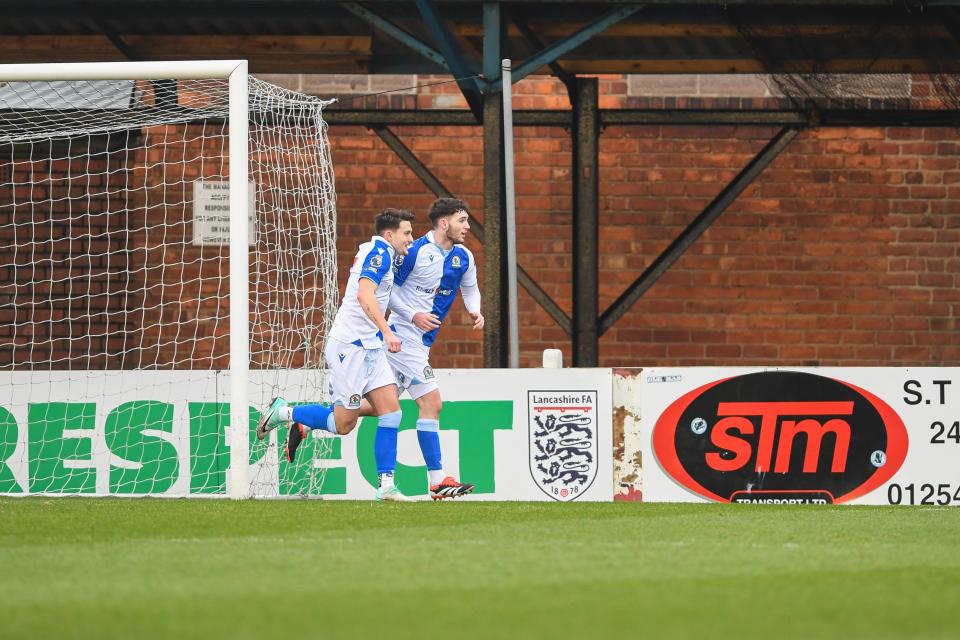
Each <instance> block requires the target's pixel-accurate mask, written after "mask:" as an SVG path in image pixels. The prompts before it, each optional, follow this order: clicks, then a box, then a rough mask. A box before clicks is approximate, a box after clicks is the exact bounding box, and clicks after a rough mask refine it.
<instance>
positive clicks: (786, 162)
mask: <svg viewBox="0 0 960 640" xmlns="http://www.w3.org/2000/svg"><path fill="white" fill-rule="evenodd" d="M429 81H430V79H421V82H424V83H427V82H429ZM625 87H626V82H625V80H624V79H623V78H620V77H615V76H614V77H601V79H600V93H601V107H603V108H616V107H650V108H663V107H671V106H679V107H685V106H686V107H693V106H707V107H724V108H738V107H743V108H747V107H759V106H772V105H774V106H775V105H779V104H781V101H780V100H779V99H777V98H771V97H770V96H769V95H760V96H745V97H739V98H738V97H731V96H729V95H728V96H723V95H718V96H714V97H692V98H682V97H681V98H670V97H663V96H652V97H644V96H629V95H626V94H627V91H626V90H625ZM456 91H457V90H456V87H455V85H449V84H447V85H439V86H434V87H428V88H426V89H424V90H423V92H422V93H421V95H419V96H417V104H418V105H419V106H421V107H424V108H429V107H432V106H442V107H457V106H463V105H462V99H460V98H459V97H458V96H457V93H456ZM406 98H410V96H406ZM378 99H381V98H378ZM515 104H516V105H517V108H557V107H565V106H568V103H567V102H566V96H565V93H564V91H563V89H562V87H561V86H560V85H559V84H558V83H556V82H555V81H551V80H546V79H534V80H528V81H524V82H522V83H520V84H519V85H518V86H517V96H516V98H515ZM384 106H386V105H384ZM394 131H395V132H396V133H397V134H398V135H399V137H400V138H401V139H402V140H403V141H404V142H405V143H406V144H407V145H408V146H410V147H411V149H413V150H414V152H415V153H416V154H417V155H418V157H420V158H421V159H422V160H423V161H424V162H425V163H426V164H427V166H429V167H430V168H431V170H432V171H434V172H435V173H436V175H437V176H438V177H439V178H440V179H441V181H443V182H444V184H446V185H447V187H448V188H449V189H451V190H452V191H453V192H455V193H456V194H458V195H460V196H462V197H464V198H466V199H467V200H468V202H469V203H470V204H471V206H472V207H473V210H474V212H475V213H477V214H478V217H480V218H481V219H482V211H483V207H482V204H483V203H482V198H481V190H482V177H483V168H482V158H481V153H482V141H481V137H480V136H481V132H480V130H479V128H462V127H457V128H454V127H439V128H428V127H396V128H394ZM775 132H776V131H775V129H772V128H767V127H746V126H742V127H703V126H692V127H684V126H656V127H649V126H623V127H608V128H607V129H606V130H605V131H604V132H603V134H602V137H601V143H600V152H601V157H600V163H601V173H600V220H601V232H600V238H601V245H600V269H601V271H600V283H601V284H600V308H601V309H606V308H607V307H608V306H609V305H610V303H611V302H612V301H613V300H614V299H615V298H616V297H617V296H618V295H619V294H620V293H621V292H622V291H623V290H624V289H626V287H628V286H629V284H630V283H631V282H633V280H634V279H635V278H636V277H637V276H638V275H639V274H640V273H641V272H642V270H643V269H644V268H645V267H646V266H647V265H648V264H649V263H650V261H651V260H652V259H653V258H654V257H655V256H656V255H658V254H659V253H660V252H661V251H662V250H663V249H664V248H665V247H666V246H667V245H668V244H669V242H670V241H671V240H672V239H673V238H675V237H676V235H677V234H678V233H679V232H680V230H681V229H682V228H683V227H684V226H685V225H686V224H688V223H689V222H690V221H691V220H692V219H693V218H694V217H695V216H696V215H697V214H698V213H699V212H700V211H701V210H702V208H703V207H704V206H705V205H706V204H707V203H708V202H709V201H710V200H711V199H712V198H713V197H714V196H716V194H717V193H719V191H720V190H721V189H722V188H723V186H724V185H725V184H726V183H727V182H728V181H729V180H730V179H731V178H732V177H733V176H734V175H736V173H737V172H738V171H739V170H740V168H741V167H743V166H744V165H745V164H746V163H747V162H748V161H749V160H750V158H752V157H753V155H754V154H756V153H757V152H758V151H759V150H760V149H761V148H762V147H763V145H764V144H766V143H767V142H768V141H769V140H770V138H771V137H772V136H773V135H774V134H775ZM330 134H331V140H332V144H333V148H334V153H333V159H334V163H335V166H336V171H337V179H338V183H337V187H338V198H339V200H338V202H339V207H338V209H339V215H340V220H341V223H340V234H341V236H340V247H341V258H343V259H344V260H346V259H349V258H350V257H352V252H353V250H354V248H355V246H356V242H357V241H358V240H359V239H360V238H361V237H365V236H366V235H368V231H367V228H368V226H369V219H370V218H372V216H373V215H374V214H375V213H376V211H377V210H379V209H380V208H382V207H385V206H405V207H409V208H411V209H413V210H414V211H416V212H418V213H419V214H420V215H421V222H419V223H418V225H417V227H418V230H419V231H421V232H422V231H425V230H426V224H425V223H424V222H422V220H423V218H424V216H423V214H424V212H425V210H426V207H427V206H428V204H429V202H430V201H431V200H432V196H431V195H430V194H429V193H428V191H427V189H426V188H425V187H423V186H422V185H421V184H420V182H419V181H418V180H417V179H416V177H415V176H414V175H413V173H412V172H410V171H409V170H408V169H406V167H405V166H404V165H403V164H402V163H401V162H400V160H399V159H398V158H396V157H395V156H394V155H393V154H392V153H391V152H390V151H389V150H388V149H387V148H386V146H385V145H384V144H383V143H382V142H381V141H380V140H379V139H378V138H377V137H376V136H375V135H373V134H371V133H369V132H367V131H365V130H363V129H362V128H359V127H331V132H330ZM958 153H960V141H958V136H957V132H956V131H954V130H952V129H933V128H930V129H903V128H866V129H864V128H846V129H836V128H830V129H814V130H808V131H804V132H802V133H801V134H800V135H799V136H798V137H797V138H796V139H795V140H794V141H793V143H792V144H791V145H790V146H789V147H788V148H787V150H786V151H785V152H784V153H783V154H781V156H780V157H778V158H777V159H776V160H775V161H774V162H773V164H772V165H771V166H770V167H769V168H768V169H767V170H766V171H765V172H764V174H763V175H761V176H760V177H759V178H758V179H757V180H756V182H755V183H754V184H753V185H752V186H751V187H750V188H749V189H748V190H747V191H745V192H744V193H743V194H742V195H741V196H740V197H739V198H738V200H737V201H736V202H735V203H734V204H733V205H732V206H731V207H730V208H729V209H728V210H727V211H726V212H725V213H724V214H723V215H722V216H721V217H720V218H719V220H717V221H716V222H715V223H714V225H713V226H712V227H711V228H710V229H709V230H708V231H707V232H706V233H705V234H704V235H703V236H702V237H701V238H700V239H699V240H698V241H697V242H696V243H695V244H694V245H693V246H692V247H691V248H690V249H689V250H688V251H687V253H686V254H685V255H684V256H683V258H682V259H681V260H680V261H678V262H677V263H676V264H675V265H674V266H673V267H672V268H671V269H670V270H669V271H668V272H667V274H666V275H664V276H663V277H662V278H661V279H660V281H659V282H658V283H657V284H656V285H655V286H654V287H653V288H652V289H650V290H649V291H648V292H647V293H646V295H645V296H644V297H643V298H642V299H641V300H640V301H639V302H638V303H637V304H636V305H634V306H633V307H632V308H631V310H630V311H629V312H628V313H627V314H626V315H625V316H624V317H623V318H621V319H620V320H619V322H618V323H617V324H616V325H615V326H614V327H613V328H612V329H611V330H610V331H609V332H608V333H607V334H605V335H604V336H603V337H602V338H601V343H600V347H601V349H600V364H601V365H603V366H652V365H746V364H764V365H779V364H782V365H817V364H819V365H947V364H950V365H955V364H957V363H960V331H957V329H958V326H957V324H958V323H957V316H958V315H960V289H958V285H960V200H958V198H960V164H958V157H960V156H958ZM570 162H571V143H570V139H569V135H568V133H567V132H565V131H564V130H562V129H551V128H538V127H524V128H518V129H517V140H516V166H517V174H516V177H517V194H518V195H517V215H518V230H519V238H518V262H519V263H520V264H521V265H522V266H523V267H524V268H525V269H526V270H527V271H528V272H530V274H531V275H532V276H533V278H534V279H535V280H536V281H537V282H538V283H540V285H541V286H542V287H543V288H544V289H545V290H546V291H547V292H548V293H549V294H550V295H551V297H553V299H554V300H555V301H556V302H557V303H558V304H559V305H560V307H561V308H563V309H564V310H565V311H566V312H567V313H568V314H569V313H570V312H571V304H570V300H571V286H570V280H571V278H572V267H571V250H572V243H573V239H572V238H571V203H570V194H571V183H570ZM469 246H471V248H472V249H473V250H474V252H475V253H476V254H478V258H479V260H478V262H479V263H480V265H481V268H482V260H483V256H482V250H480V249H479V247H477V244H476V242H475V241H471V242H470V243H469ZM458 305H459V303H458ZM520 307H521V311H520V314H521V319H520V326H521V329H520V340H521V349H522V352H521V356H522V361H523V363H524V365H525V366H536V365H537V364H538V363H539V360H540V354H541V352H542V350H543V349H544V348H548V347H560V348H561V349H563V351H564V353H565V358H566V361H567V362H569V361H570V360H569V359H570V345H569V338H568V337H567V336H566V335H565V334H564V332H563V331H562V330H561V329H560V328H559V327H557V326H556V325H555V323H554V322H553V321H552V320H551V319H550V317H549V316H548V315H547V314H546V313H545V312H543V311H542V310H541V309H540V308H539V306H538V305H537V304H536V303H535V302H534V301H533V300H532V299H531V298H530V297H529V296H527V295H526V292H525V291H523V289H522V288H521V289H520ZM467 321H468V319H467V317H466V315H465V314H464V313H463V312H462V310H461V307H459V306H458V307H457V312H456V313H454V314H451V317H450V318H449V319H448V321H447V325H448V326H446V327H444V328H443V329H442V331H441V338H440V340H439V341H438V343H437V344H436V346H435V347H434V350H433V356H432V358H433V361H434V362H433V363H434V365H435V366H438V367H478V366H482V357H481V343H480V340H479V338H478V337H476V336H475V335H472V334H471V332H470V331H469V330H468V329H467Z"/></svg>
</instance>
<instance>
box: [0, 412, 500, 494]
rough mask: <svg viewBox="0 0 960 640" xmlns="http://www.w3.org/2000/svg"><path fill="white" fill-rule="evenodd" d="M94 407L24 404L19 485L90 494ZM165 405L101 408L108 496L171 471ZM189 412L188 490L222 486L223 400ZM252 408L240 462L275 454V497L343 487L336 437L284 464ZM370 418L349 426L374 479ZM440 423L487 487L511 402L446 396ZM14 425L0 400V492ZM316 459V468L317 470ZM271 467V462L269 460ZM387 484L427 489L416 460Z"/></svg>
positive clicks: (480, 488) (470, 474)
mask: <svg viewBox="0 0 960 640" xmlns="http://www.w3.org/2000/svg"><path fill="white" fill-rule="evenodd" d="M400 405H401V409H402V410H403V420H402V421H401V424H400V430H401V431H402V430H407V429H415V428H416V419H417V407H416V403H414V402H413V401H411V400H403V401H401V403H400ZM96 409H97V407H96V404H94V403H67V402H49V403H35V404H30V405H29V406H28V409H27V422H28V425H27V440H28V442H27V456H28V470H27V471H28V487H27V490H28V491H30V492H37V493H40V492H46V493H66V494H73V493H79V494H82V493H94V492H95V491H96V485H97V477H96V473H97V470H96V469H95V468H94V460H93V456H94V446H93V443H94V434H95V426H96V416H97V410H96ZM174 409H175V407H174V405H173V404H169V403H164V402H155V401H147V400H138V401H133V402H126V403H124V404H121V405H120V406H118V407H116V408H114V409H113V410H111V411H110V413H109V414H107V417H106V420H105V423H104V436H105V441H106V445H107V449H108V450H109V454H110V455H111V459H110V460H111V465H110V472H109V484H108V486H109V491H110V493H115V494H131V493H132V494H146V493H162V492H164V491H167V490H168V489H170V488H171V487H172V486H173V485H174V483H175V482H176V481H177V480H178V478H179V477H180V474H181V469H180V462H179V456H178V451H177V447H176V445H174V444H173V443H171V442H170V441H169V440H167V439H164V438H162V437H160V433H165V434H169V433H172V432H173V429H174V423H173V415H174ZM187 413H188V417H189V464H190V469H189V473H190V489H189V491H190V493H191V494H197V495H201V494H223V493H225V492H226V479H227V472H228V470H229V466H230V447H229V441H228V436H227V430H228V428H229V425H230V405H229V404H227V403H219V402H191V403H188V405H187ZM259 418H260V413H259V412H258V411H257V410H256V409H253V408H251V409H250V411H249V418H248V433H249V442H250V457H249V462H250V464H254V463H256V462H259V461H261V460H262V459H263V458H264V457H265V456H266V455H268V453H269V454H271V455H273V456H277V455H278V449H279V458H280V459H279V461H278V466H277V467H276V468H278V470H279V492H280V494H281V495H343V494H346V493H347V466H348V465H349V464H350V463H349V462H347V461H345V460H343V458H342V452H341V442H342V440H341V439H340V438H339V437H335V436H329V437H315V438H309V439H308V440H307V441H305V442H304V443H303V444H302V445H301V448H300V450H299V452H298V456H297V458H298V460H297V462H296V463H295V464H289V463H288V462H287V460H286V457H285V456H283V455H282V448H283V445H282V437H281V438H280V440H281V444H280V447H273V448H270V447H269V446H268V442H267V441H263V442H261V441H258V440H257V439H256V425H257V421H258V420H259ZM376 428H377V420H376V418H365V419H363V420H362V421H361V422H360V425H359V426H358V433H357V434H356V438H357V447H356V449H357V460H356V462H355V464H357V465H358V466H359V469H360V472H361V474H362V476H363V478H364V479H365V480H366V481H367V482H368V483H370V485H371V486H376V482H377V473H376V465H375V462H374V456H373V442H374V436H375V434H376ZM440 428H441V430H447V431H456V432H457V433H458V439H459V447H458V448H459V450H458V451H456V452H453V451H445V452H444V455H445V457H446V458H447V459H450V458H452V457H453V456H454V455H457V456H458V457H459V461H460V477H461V479H462V481H463V482H470V483H473V484H474V485H476V492H477V493H492V492H494V491H495V489H496V486H495V476H496V474H495V470H496V459H495V446H494V432H495V431H497V430H510V429H512V428H513V402H512V401H509V400H492V401H491V400H484V401H462V402H447V403H445V404H444V407H443V412H442V414H441V416H440ZM17 442H18V426H17V423H16V420H15V418H14V416H13V415H12V414H11V413H10V412H9V411H8V410H6V409H4V408H2V407H0V493H22V492H23V488H22V487H21V486H20V485H19V484H18V483H17V481H16V479H15V478H14V474H13V470H12V468H11V466H10V463H11V460H12V458H13V456H14V451H15V450H16V448H17ZM317 461H320V465H319V466H321V467H323V468H322V469H318V468H317V467H318V464H317ZM270 466H273V465H270ZM397 485H398V487H399V488H400V489H401V490H402V491H403V492H404V493H406V494H408V495H422V494H424V493H426V492H427V473H426V467H424V466H410V465H405V464H402V463H398V465H397Z"/></svg>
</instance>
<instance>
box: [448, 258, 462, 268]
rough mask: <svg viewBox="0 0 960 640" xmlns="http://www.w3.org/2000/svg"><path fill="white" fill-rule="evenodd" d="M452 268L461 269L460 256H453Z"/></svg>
mask: <svg viewBox="0 0 960 640" xmlns="http://www.w3.org/2000/svg"><path fill="white" fill-rule="evenodd" d="M450 266H451V267H453V268H454V269H459V268H460V256H453V259H452V260H450Z"/></svg>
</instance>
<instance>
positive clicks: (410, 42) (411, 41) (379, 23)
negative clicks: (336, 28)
mask: <svg viewBox="0 0 960 640" xmlns="http://www.w3.org/2000/svg"><path fill="white" fill-rule="evenodd" d="M340 6H341V7H343V8H344V9H346V10H347V11H349V12H350V13H352V14H353V15H355V16H357V17H358V18H360V19H361V20H363V21H364V22H366V23H367V24H369V25H370V26H372V27H373V28H374V29H379V30H380V31H382V32H384V33H385V34H387V35H388V36H391V37H393V38H395V39H396V40H399V41H400V42H402V43H403V44H405V45H407V46H408V47H410V48H411V49H413V50H414V51H416V52H417V53H419V54H420V55H422V56H423V57H424V58H426V59H427V60H430V61H431V62H435V63H436V64H438V65H440V66H441V67H443V68H444V69H446V70H447V71H450V66H449V65H448V64H447V61H446V59H445V58H444V57H443V55H442V54H441V53H440V52H439V51H437V50H436V49H433V48H432V47H429V46H427V45H426V44H424V43H423V42H420V41H419V40H417V39H416V38H414V37H413V36H412V35H410V34H409V33H407V32H406V31H404V30H403V29H401V28H400V27H398V26H397V25H395V24H393V23H392V22H390V21H389V20H387V19H385V18H382V17H380V16H378V15H377V14H375V13H374V12H372V11H370V10H369V9H366V8H365V7H362V6H360V5H359V4H357V3H356V2H342V3H340Z"/></svg>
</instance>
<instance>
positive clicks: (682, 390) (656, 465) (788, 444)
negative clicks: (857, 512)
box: [640, 367, 960, 506]
mask: <svg viewBox="0 0 960 640" xmlns="http://www.w3.org/2000/svg"><path fill="white" fill-rule="evenodd" d="M641 376H642V382H641V391H640V404H641V415H642V416H643V423H644V438H643V442H644V456H643V460H644V464H643V471H642V473H643V499H644V500H645V501H661V502H711V501H712V502H745V503H774V504H781V503H801V504H817V503H850V504H928V505H942V506H945V505H957V504H960V470H958V467H957V460H958V459H960V369H958V368H880V367H877V368H868V367H864V368H849V367H848V368H839V367H838V368H828V367H823V368H789V369H787V368H776V369H774V368H770V369H762V368H708V367H703V368H651V369H643V371H642V373H641Z"/></svg>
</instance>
